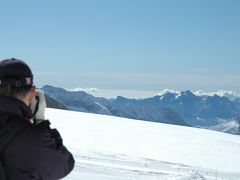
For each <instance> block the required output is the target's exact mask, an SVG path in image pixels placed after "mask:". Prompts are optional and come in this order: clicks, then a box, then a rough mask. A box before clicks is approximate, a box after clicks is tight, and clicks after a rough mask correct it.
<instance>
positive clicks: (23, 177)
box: [0, 96, 74, 180]
mask: <svg viewBox="0 0 240 180" xmlns="http://www.w3.org/2000/svg"><path fill="white" fill-rule="evenodd" d="M31 117H32V111H31V109H30V108H29V107H28V106H26V105H25V103H23V102H22V101H20V100H18V99H15V98H10V97H3V96H0V129H1V128H4V127H5V126H6V125H7V124H8V123H9V122H10V121H17V120H19V121H21V122H22V123H24V128H23V130H21V132H20V133H18V135H17V136H16V137H15V138H14V139H13V140H12V141H11V142H10V144H8V146H7V147H6V149H5V150H4V153H3V156H2V158H3V163H4V166H5V169H6V172H7V176H8V179H9V180H57V179H61V178H63V177H64V176H66V175H67V174H68V173H69V172H70V171H71V170H72V169H73V167H74V159H73V156H72V154H71V153H70V152H69V151H68V150H67V149H66V148H65V147H64V146H63V144H62V138H61V136H60V134H59V133H58V131H57V130H56V129H50V127H49V125H50V123H49V121H44V122H42V123H40V124H39V125H37V126H36V125H33V124H32V123H30V121H29V119H30V118H31Z"/></svg>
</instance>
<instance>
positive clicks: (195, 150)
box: [46, 109, 240, 180]
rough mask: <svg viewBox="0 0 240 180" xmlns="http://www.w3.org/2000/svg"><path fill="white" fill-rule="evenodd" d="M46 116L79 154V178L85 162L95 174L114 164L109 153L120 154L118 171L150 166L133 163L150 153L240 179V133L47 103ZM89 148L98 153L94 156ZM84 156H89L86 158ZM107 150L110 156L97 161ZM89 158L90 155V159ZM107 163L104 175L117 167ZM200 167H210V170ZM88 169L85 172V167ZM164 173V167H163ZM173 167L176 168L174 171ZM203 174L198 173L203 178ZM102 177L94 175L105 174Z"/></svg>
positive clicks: (157, 158)
mask: <svg viewBox="0 0 240 180" xmlns="http://www.w3.org/2000/svg"><path fill="white" fill-rule="evenodd" d="M46 116H47V118H49V119H50V121H51V122H52V126H53V127H56V128H57V129H59V131H60V133H61V134H62V136H63V139H64V143H65V145H66V146H67V147H68V148H69V149H71V150H72V151H73V153H74V154H75V158H76V160H77V166H76V169H75V171H74V173H73V174H75V175H74V176H75V178H73V179H78V178H76V176H78V175H80V174H81V171H80V170H83V169H84V170H86V168H87V169H88V171H87V173H88V175H89V173H90V174H94V176H96V174H95V173H94V172H96V168H97V169H98V170H99V171H101V170H103V169H101V168H100V166H101V167H102V166H104V167H105V166H109V164H106V163H109V160H106V157H107V155H113V156H112V157H116V159H115V160H116V169H115V170H116V171H114V172H117V169H119V168H120V169H121V170H123V169H124V168H127V169H128V170H131V168H132V169H134V168H138V169H137V170H139V171H142V170H143V169H145V168H148V167H144V166H140V167H138V166H132V165H133V164H134V163H139V162H140V161H142V160H147V159H148V160H152V161H157V162H159V165H161V166H168V165H167V164H168V163H169V164H173V165H176V167H178V166H184V167H190V168H189V172H188V171H187V170H186V169H188V168H182V169H180V170H183V172H185V173H183V174H185V175H186V173H187V172H188V173H187V175H188V176H189V175H191V173H193V172H192V171H191V170H190V169H194V172H196V173H197V175H199V174H200V175H201V176H204V179H208V178H207V175H206V174H207V172H218V173H217V174H218V177H222V179H224V178H223V177H226V176H227V177H230V176H231V179H234V180H235V179H236V180H237V179H240V174H239V173H240V156H239V154H240V136H236V135H230V134H225V133H220V132H215V131H211V130H205V129H198V128H191V127H184V126H176V125H168V124H161V123H153V122H145V121H138V120H130V119H125V118H119V117H112V116H106V115H97V114H90V113H82V112H71V111H65V110H56V109H47V114H46ZM93 152H94V153H93ZM89 154H94V158H93V157H92V155H91V156H90V155H89ZM101 154H102V155H101ZM120 155H121V157H125V160H126V158H128V159H129V161H128V160H126V161H127V162H126V161H124V162H123V164H121V163H120V164H119V156H120ZM83 156H86V159H84V158H83ZM102 156H104V159H105V160H106V161H104V162H103V161H102V160H101V161H98V159H99V158H100V159H101V158H102ZM134 159H135V160H136V161H134ZM86 160H89V161H87V162H86ZM113 160H114V158H112V159H110V161H111V163H110V164H112V161H113ZM96 161H97V162H96ZM132 161H133V162H132ZM94 162H95V163H94ZM131 162H132V163H131ZM99 163H100V164H99ZM104 163H105V164H104ZM142 164H144V163H142ZM149 164H151V163H147V166H148V165H149ZM122 166H124V167H122ZM129 166H130V167H129ZM99 168H100V169H99ZM108 168H110V169H111V171H110V170H109V172H101V173H100V172H96V173H100V174H102V173H103V174H104V173H105V174H104V175H105V176H106V173H107V174H108V175H109V174H111V173H113V172H112V170H114V165H111V167H108ZM108 168H107V169H108ZM139 168H140V169H139ZM141 168H143V169H141ZM169 168H170V167H169ZM178 169H179V168H175V170H176V171H174V172H173V169H171V168H170V170H169V169H168V171H170V174H171V172H172V173H173V174H172V175H173V176H174V177H175V175H176V177H180V176H179V174H178ZM184 169H185V170H184ZM200 169H202V170H203V169H205V170H204V172H205V173H206V174H204V173H203V171H201V170H200ZM78 170H79V171H78ZM145 170H146V169H145ZM152 170H154V167H152ZM165 170H166V169H165ZM160 171H161V169H160ZM186 171H187V172H186ZM84 172H85V173H86V171H84ZM124 172H125V171H124ZM134 172H136V171H134ZM153 172H155V171H153ZM161 173H164V169H163V171H162V172H161ZM165 173H166V172H165ZM174 173H176V174H175V175H174ZM198 173H199V174H198ZM167 174H169V172H168V173H167ZM221 174H222V175H221ZM223 174H225V175H223ZM85 175H86V174H85ZM111 175H112V176H111V178H105V179H111V180H113V179H114V177H115V175H114V174H111ZM155 175H156V174H155ZM158 175H159V174H158ZM185 175H182V176H181V177H184V176H185ZM194 175H196V174H194ZM200 175H199V178H198V179H200ZM156 176H157V175H156ZM159 176H160V175H159ZM81 177H82V176H81ZM81 177H79V179H81ZM97 177H98V178H95V179H99V178H100V177H99V176H97ZM125 178H126V177H125ZM165 178H166V177H165ZM83 179H84V178H83ZM95 179H94V180H95ZM100 179H101V178H100ZM103 179H104V178H103ZM115 179H121V178H115ZM122 179H124V178H122ZM126 179H131V178H126ZM133 179H134V178H133ZM137 179H138V178H137ZM140 179H141V178H140ZM142 179H144V178H142ZM146 179H151V178H149V177H148V178H146ZM152 179H153V178H152ZM167 179H168V178H167ZM169 179H171V178H169ZM172 179H173V178H172ZM175 179H177V178H175ZM178 179H181V178H178ZM189 179H190V178H189ZM202 179H203V178H202ZM219 179H221V178H219ZM229 179H230V178H229Z"/></svg>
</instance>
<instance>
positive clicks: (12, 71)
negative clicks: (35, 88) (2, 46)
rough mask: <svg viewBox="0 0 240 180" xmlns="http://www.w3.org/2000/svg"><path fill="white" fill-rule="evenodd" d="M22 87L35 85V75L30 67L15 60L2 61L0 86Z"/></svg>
mask: <svg viewBox="0 0 240 180" xmlns="http://www.w3.org/2000/svg"><path fill="white" fill-rule="evenodd" d="M4 84H9V85H11V86H16V87H22V86H32V85H33V74H32V71H31V69H30V68H29V67H28V65H27V64H26V63H25V62H23V61H21V60H19V59H15V58H11V59H5V60H2V61H0V86H2V85H4Z"/></svg>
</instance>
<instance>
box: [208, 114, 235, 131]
mask: <svg viewBox="0 0 240 180" xmlns="http://www.w3.org/2000/svg"><path fill="white" fill-rule="evenodd" d="M207 128H208V129H212V130H216V131H221V132H225V133H230V134H236V135H240V116H237V117H234V118H231V119H229V120H224V121H223V122H221V123H220V124H218V125H215V126H210V127H207Z"/></svg>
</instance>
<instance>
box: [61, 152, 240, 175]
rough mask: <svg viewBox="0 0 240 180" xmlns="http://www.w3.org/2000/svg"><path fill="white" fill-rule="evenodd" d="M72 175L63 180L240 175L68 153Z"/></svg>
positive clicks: (137, 159) (117, 156)
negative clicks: (70, 157)
mask: <svg viewBox="0 0 240 180" xmlns="http://www.w3.org/2000/svg"><path fill="white" fill-rule="evenodd" d="M72 151H73V152H74V157H75V160H76V165H75V168H74V170H73V172H72V173H71V174H70V175H69V176H68V177H66V178H64V180H85V179H88V180H97V179H102V180H239V179H240V173H233V172H220V171H217V170H214V169H204V168H198V167H191V166H186V165H183V164H175V163H169V162H164V161H159V160H154V159H146V158H140V157H128V156H127V155H124V154H109V153H107V152H106V153H103V152H99V153H97V152H94V151H90V150H89V151H78V150H72Z"/></svg>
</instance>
